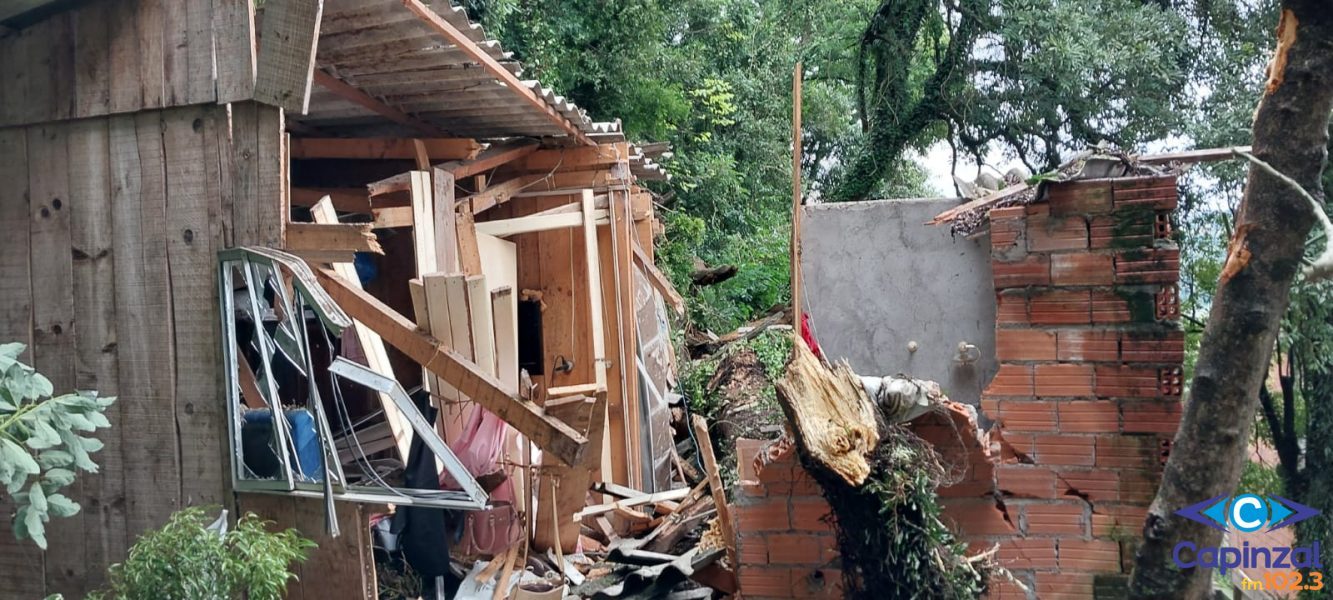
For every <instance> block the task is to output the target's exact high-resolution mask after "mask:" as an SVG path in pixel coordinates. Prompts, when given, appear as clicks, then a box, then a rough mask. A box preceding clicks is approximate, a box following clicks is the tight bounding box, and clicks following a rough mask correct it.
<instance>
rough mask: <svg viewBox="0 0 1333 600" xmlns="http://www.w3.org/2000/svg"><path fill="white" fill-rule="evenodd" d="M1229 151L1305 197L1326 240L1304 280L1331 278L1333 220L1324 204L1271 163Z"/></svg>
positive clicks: (1244, 153) (1239, 150)
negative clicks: (1325, 210) (1330, 219)
mask: <svg viewBox="0 0 1333 600" xmlns="http://www.w3.org/2000/svg"><path fill="white" fill-rule="evenodd" d="M1231 153H1232V154H1234V155H1236V156H1239V157H1241V158H1244V159H1246V160H1248V161H1250V162H1251V163H1253V164H1254V166H1256V167H1259V168H1260V169H1262V170H1263V171H1264V172H1265V173H1268V174H1269V175H1272V176H1273V177H1276V178H1278V180H1280V181H1282V183H1285V184H1287V185H1288V186H1290V187H1291V189H1293V190H1296V191H1297V192H1299V193H1300V195H1301V197H1302V198H1305V199H1306V200H1307V201H1309V202H1310V207H1311V208H1313V209H1314V216H1315V221H1317V222H1318V223H1319V225H1320V227H1322V228H1323V230H1324V239H1325V240H1326V241H1325V242H1324V251H1323V252H1322V253H1321V254H1320V255H1319V258H1316V259H1315V260H1314V262H1313V263H1311V264H1310V266H1308V267H1306V268H1305V280H1306V281H1323V280H1325V279H1329V278H1333V221H1329V219H1328V215H1327V214H1326V213H1324V205H1323V204H1321V203H1320V202H1319V201H1318V200H1316V199H1315V197H1314V196H1313V195H1311V194H1310V192H1309V191H1307V190H1306V189H1305V186H1303V185H1301V184H1300V183H1298V182H1297V181H1296V180H1295V179H1292V178H1291V177H1288V176H1287V174H1286V173H1283V172H1281V171H1279V170H1277V169H1275V168H1273V165H1270V164H1268V163H1266V162H1264V161H1262V160H1260V159H1259V157H1257V156H1255V155H1253V154H1250V153H1249V152H1246V151H1244V150H1241V149H1240V148H1232V149H1231Z"/></svg>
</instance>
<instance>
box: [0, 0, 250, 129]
mask: <svg viewBox="0 0 1333 600" xmlns="http://www.w3.org/2000/svg"><path fill="white" fill-rule="evenodd" d="M252 14H253V13H252V9H251V8H250V0H98V1H96V2H84V3H81V4H79V5H78V6H77V7H75V8H72V9H70V10H66V11H62V12H59V13H56V14H55V15H53V16H51V17H50V18H47V19H45V20H43V21H40V22H38V23H35V24H33V25H31V26H29V27H27V28H24V29H22V30H19V31H16V32H12V33H9V34H7V35H4V36H0V127H6V126H13V125H29V124H35V123H45V122H51V121H62V120H66V119H75V118H84V117H97V116H103V115H108V114H121V113H129V112H134V111H138V110H143V109H156V108H168V107H177V106H186V105H192V104H209V103H213V102H216V101H217V99H218V97H219V95H218V88H219V87H221V88H222V89H223V94H224V98H223V99H224V101H230V100H238V99H242V98H249V97H251V96H252V95H253V91H254V72H255V67H254V45H253V40H254V24H253V19H248V17H249V16H250V15H252ZM215 37H216V38H217V39H216V40H215V39H214V38H215ZM215 42H216V43H215ZM215 46H216V47H217V51H216V52H215ZM215 59H216V62H217V64H216V70H215V67H214V62H215ZM215 71H216V73H217V77H216V79H215V77H214V73H215Z"/></svg>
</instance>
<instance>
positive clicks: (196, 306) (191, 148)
mask: <svg viewBox="0 0 1333 600" xmlns="http://www.w3.org/2000/svg"><path fill="white" fill-rule="evenodd" d="M213 110H221V109H218V108H211V107H210V108H208V109H204V108H198V107H191V108H185V109H174V110H170V111H167V112H164V113H163V123H162V128H163V146H164V148H165V149H166V161H167V162H166V168H167V219H168V225H167V264H168V266H169V268H170V274H171V298H172V302H171V307H172V320H173V321H174V323H175V327H174V333H175V347H176V356H175V359H176V364H175V370H176V398H177V401H176V414H175V423H176V430H177V431H178V432H179V436H180V442H179V443H180V460H181V494H182V502H183V503H184V504H186V505H200V504H222V503H223V501H224V500H225V499H226V495H227V485H226V483H225V482H226V480H227V479H228V471H227V469H225V468H223V465H224V464H226V462H227V459H228V455H227V453H228V452H229V451H230V450H229V449H228V444H226V443H225V440H226V415H225V412H224V410H223V408H224V407H225V406H226V399H225V398H224V397H223V395H222V393H221V390H222V385H221V382H222V370H221V369H220V366H221V365H222V356H221V347H222V342H221V339H222V337H221V335H222V332H221V328H220V325H219V323H218V319H217V314H218V311H219V304H218V297H217V284H216V271H217V264H216V262H217V251H218V250H220V249H221V247H220V240H219V239H218V237H220V236H217V235H215V234H214V232H213V228H212V225H211V219H212V217H213V215H216V214H218V212H219V210H220V202H219V200H218V199H217V198H216V197H211V196H210V195H209V194H208V189H209V186H208V184H207V181H208V172H207V169H206V168H205V163H206V158H205V156H206V154H205V147H206V145H207V143H206V141H205V136H204V131H205V129H204V120H205V119H208V118H210V115H209V112H210V111H213Z"/></svg>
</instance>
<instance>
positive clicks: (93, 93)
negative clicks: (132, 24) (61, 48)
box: [74, 2, 115, 117]
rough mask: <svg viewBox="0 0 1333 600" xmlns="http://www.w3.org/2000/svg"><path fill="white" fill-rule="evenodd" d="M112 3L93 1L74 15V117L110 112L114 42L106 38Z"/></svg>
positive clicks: (112, 7) (93, 115)
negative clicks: (111, 53) (111, 65)
mask: <svg viewBox="0 0 1333 600" xmlns="http://www.w3.org/2000/svg"><path fill="white" fill-rule="evenodd" d="M114 10H115V7H114V6H113V3H110V2H93V3H90V4H87V5H85V6H83V7H80V8H79V9H78V10H76V11H75V12H74V27H75V35H74V64H75V65H76V68H75V70H74V96H75V99H74V101H75V106H74V114H75V115H77V116H80V117H95V116H99V115H104V114H107V112H108V111H109V110H110V109H111V74H112V71H111V69H110V68H108V67H109V66H110V63H111V60H110V59H111V57H110V50H111V42H110V41H109V40H108V39H107V34H108V30H109V27H110V24H109V17H110V16H111V13H112V12H113V11H114Z"/></svg>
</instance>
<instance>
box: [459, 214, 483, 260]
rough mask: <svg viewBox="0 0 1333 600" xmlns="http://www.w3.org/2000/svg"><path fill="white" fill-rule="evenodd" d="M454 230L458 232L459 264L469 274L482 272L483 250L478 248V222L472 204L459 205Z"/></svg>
mask: <svg viewBox="0 0 1333 600" xmlns="http://www.w3.org/2000/svg"><path fill="white" fill-rule="evenodd" d="M455 218H456V222H455V225H456V226H455V227H454V231H456V232H457V234H458V266H459V269H460V270H462V271H463V272H464V273H466V274H468V275H479V274H481V252H480V251H479V250H477V224H476V220H475V219H474V218H473V216H472V207H471V206H459V207H458V214H457V215H456V216H455Z"/></svg>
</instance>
